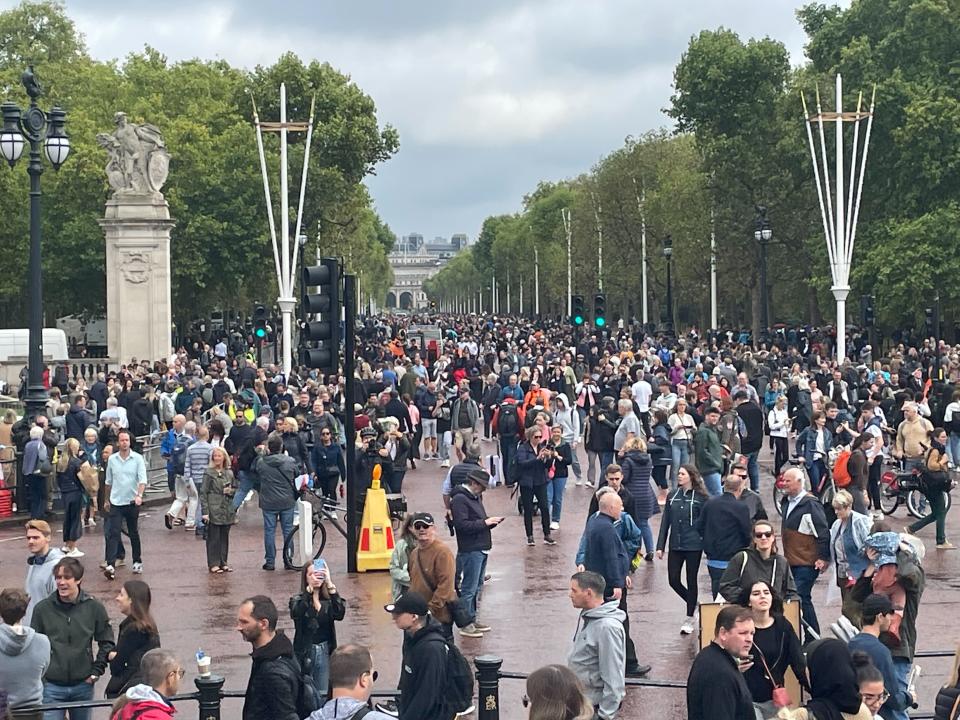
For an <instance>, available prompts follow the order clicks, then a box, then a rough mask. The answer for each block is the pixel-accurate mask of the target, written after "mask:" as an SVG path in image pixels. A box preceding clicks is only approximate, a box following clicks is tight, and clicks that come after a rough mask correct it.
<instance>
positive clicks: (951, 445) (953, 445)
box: [947, 433, 960, 465]
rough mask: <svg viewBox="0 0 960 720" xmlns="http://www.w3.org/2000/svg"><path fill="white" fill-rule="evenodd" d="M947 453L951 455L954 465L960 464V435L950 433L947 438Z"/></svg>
mask: <svg viewBox="0 0 960 720" xmlns="http://www.w3.org/2000/svg"><path fill="white" fill-rule="evenodd" d="M947 453H948V454H949V455H950V462H952V463H953V464H954V465H958V464H960V435H957V434H956V433H950V435H949V436H948V437H947Z"/></svg>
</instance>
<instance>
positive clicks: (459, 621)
mask: <svg viewBox="0 0 960 720" xmlns="http://www.w3.org/2000/svg"><path fill="white" fill-rule="evenodd" d="M416 552H417V565H418V566H419V567H420V574H421V575H423V579H424V582H426V583H427V587H429V588H430V594H431V595H432V594H433V593H435V592H436V591H437V586H436V585H434V584H433V583H432V582H430V579H429V578H428V577H427V570H426V568H424V567H423V561H422V560H421V559H420V550H419V549H418V550H417V551H416ZM447 611H448V612H449V613H450V617H451V618H452V619H453V623H454V625H456V626H457V627H458V628H464V627H466V626H467V625H469V624H470V623H472V622H473V617H472V616H471V615H470V611H469V610H468V609H467V608H466V607H465V606H464V604H463V602H462V601H461V600H460V598H457V599H456V600H448V601H447Z"/></svg>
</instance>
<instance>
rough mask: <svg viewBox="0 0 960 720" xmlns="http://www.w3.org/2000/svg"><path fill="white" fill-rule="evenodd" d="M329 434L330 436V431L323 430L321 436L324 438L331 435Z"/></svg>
mask: <svg viewBox="0 0 960 720" xmlns="http://www.w3.org/2000/svg"><path fill="white" fill-rule="evenodd" d="M329 434H330V431H329V430H321V431H320V435H321V436H323V435H329Z"/></svg>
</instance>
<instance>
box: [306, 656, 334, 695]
mask: <svg viewBox="0 0 960 720" xmlns="http://www.w3.org/2000/svg"><path fill="white" fill-rule="evenodd" d="M308 652H309V653H310V655H309V658H310V672H309V673H308V677H309V678H310V679H311V680H312V681H313V690H314V692H315V693H316V696H317V702H318V703H319V705H318V707H323V704H324V703H325V702H326V701H327V694H328V692H329V689H330V647H329V645H328V644H327V643H325V642H322V643H317V644H316V645H311V646H310V650H308Z"/></svg>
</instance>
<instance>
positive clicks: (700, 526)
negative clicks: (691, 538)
mask: <svg viewBox="0 0 960 720" xmlns="http://www.w3.org/2000/svg"><path fill="white" fill-rule="evenodd" d="M741 488H743V482H742V481H741V480H740V478H738V477H736V476H735V475H728V476H727V477H726V478H724V480H723V493H721V494H720V495H717V496H715V497H712V498H710V499H709V500H707V502H706V503H705V504H704V506H703V510H701V511H700V517H699V518H698V519H697V532H699V533H700V537H702V538H703V551H704V553H705V554H706V556H707V571H708V572H709V573H710V594H711V596H712V597H716V596H717V593H719V592H720V578H721V577H723V571H724V570H726V568H727V564H728V563H729V562H730V558H732V557H733V556H734V554H736V553H738V552H740V551H741V550H743V549H744V548H745V547H747V546H749V545H750V510H749V509H748V508H747V506H746V505H745V504H744V503H742V502H740V490H741Z"/></svg>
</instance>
